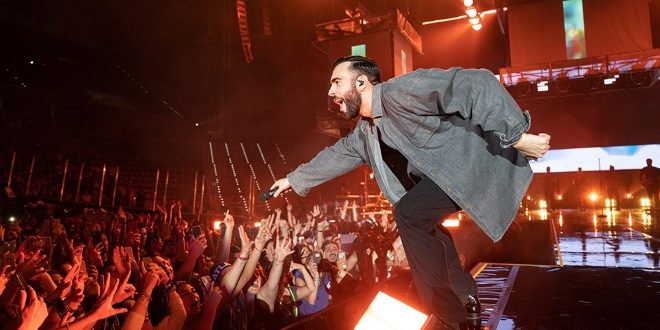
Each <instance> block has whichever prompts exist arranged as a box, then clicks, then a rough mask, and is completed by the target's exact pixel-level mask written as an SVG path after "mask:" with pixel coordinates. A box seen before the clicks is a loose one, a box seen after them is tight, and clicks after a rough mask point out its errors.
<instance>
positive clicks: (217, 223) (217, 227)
mask: <svg viewBox="0 0 660 330" xmlns="http://www.w3.org/2000/svg"><path fill="white" fill-rule="evenodd" d="M220 225H222V220H215V221H213V229H215V230H220Z"/></svg>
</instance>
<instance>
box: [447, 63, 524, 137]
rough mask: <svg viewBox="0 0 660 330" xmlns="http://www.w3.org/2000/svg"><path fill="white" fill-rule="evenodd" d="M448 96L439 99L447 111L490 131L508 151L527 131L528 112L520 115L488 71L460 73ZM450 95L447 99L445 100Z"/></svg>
mask: <svg viewBox="0 0 660 330" xmlns="http://www.w3.org/2000/svg"><path fill="white" fill-rule="evenodd" d="M449 88H450V91H448V92H449V93H446V94H445V97H444V98H443V99H442V100H440V101H441V103H444V104H442V105H443V108H444V109H446V110H447V112H450V113H451V112H456V113H458V114H460V116H461V117H463V118H465V119H468V120H469V121H470V122H471V123H472V124H474V125H479V126H480V127H481V129H483V130H484V131H486V132H492V133H494V134H495V136H497V137H498V138H499V139H500V145H501V146H502V147H503V148H508V147H510V146H512V145H513V144H515V143H516V142H517V141H518V140H519V139H520V136H521V135H522V133H524V132H526V131H527V130H528V129H529V126H530V124H531V118H530V116H529V112H527V111H525V112H522V111H521V110H520V107H519V106H518V104H517V103H516V101H515V100H514V99H513V97H511V95H509V93H508V92H507V91H506V89H504V86H502V85H501V84H500V82H499V81H498V80H497V78H495V76H494V75H493V74H492V73H491V72H490V71H488V70H483V69H481V70H459V71H457V72H456V76H455V77H454V79H453V83H452V84H451V87H449ZM447 96H449V97H447Z"/></svg>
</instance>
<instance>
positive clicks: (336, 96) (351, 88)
mask: <svg viewBox="0 0 660 330" xmlns="http://www.w3.org/2000/svg"><path fill="white" fill-rule="evenodd" d="M350 65H351V63H350V62H344V63H341V64H339V65H337V66H336V67H335V69H334V70H333V71H332V76H331V77H330V89H329V90H328V95H329V96H330V97H331V98H332V100H333V102H335V103H336V104H337V105H339V111H340V112H341V113H342V114H344V118H346V119H349V120H350V119H353V118H355V117H357V116H358V114H360V106H361V105H362V97H361V96H360V93H359V92H358V90H357V89H356V88H355V80H356V74H355V73H353V72H352V71H351V70H350V69H349V67H350Z"/></svg>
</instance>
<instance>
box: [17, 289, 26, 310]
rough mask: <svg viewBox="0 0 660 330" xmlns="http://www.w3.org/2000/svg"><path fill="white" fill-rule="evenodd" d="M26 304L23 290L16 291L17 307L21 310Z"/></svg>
mask: <svg viewBox="0 0 660 330" xmlns="http://www.w3.org/2000/svg"><path fill="white" fill-rule="evenodd" d="M26 303H27V292H25V290H20V291H18V307H19V309H20V310H23V309H24V308H25V304H26Z"/></svg>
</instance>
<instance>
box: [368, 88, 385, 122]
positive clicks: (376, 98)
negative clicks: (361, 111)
mask: <svg viewBox="0 0 660 330" xmlns="http://www.w3.org/2000/svg"><path fill="white" fill-rule="evenodd" d="M382 92H383V83H378V84H376V85H374V89H373V91H372V92H371V117H372V118H380V117H381V116H383V103H382V102H381V97H380V96H381V93H382Z"/></svg>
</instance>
